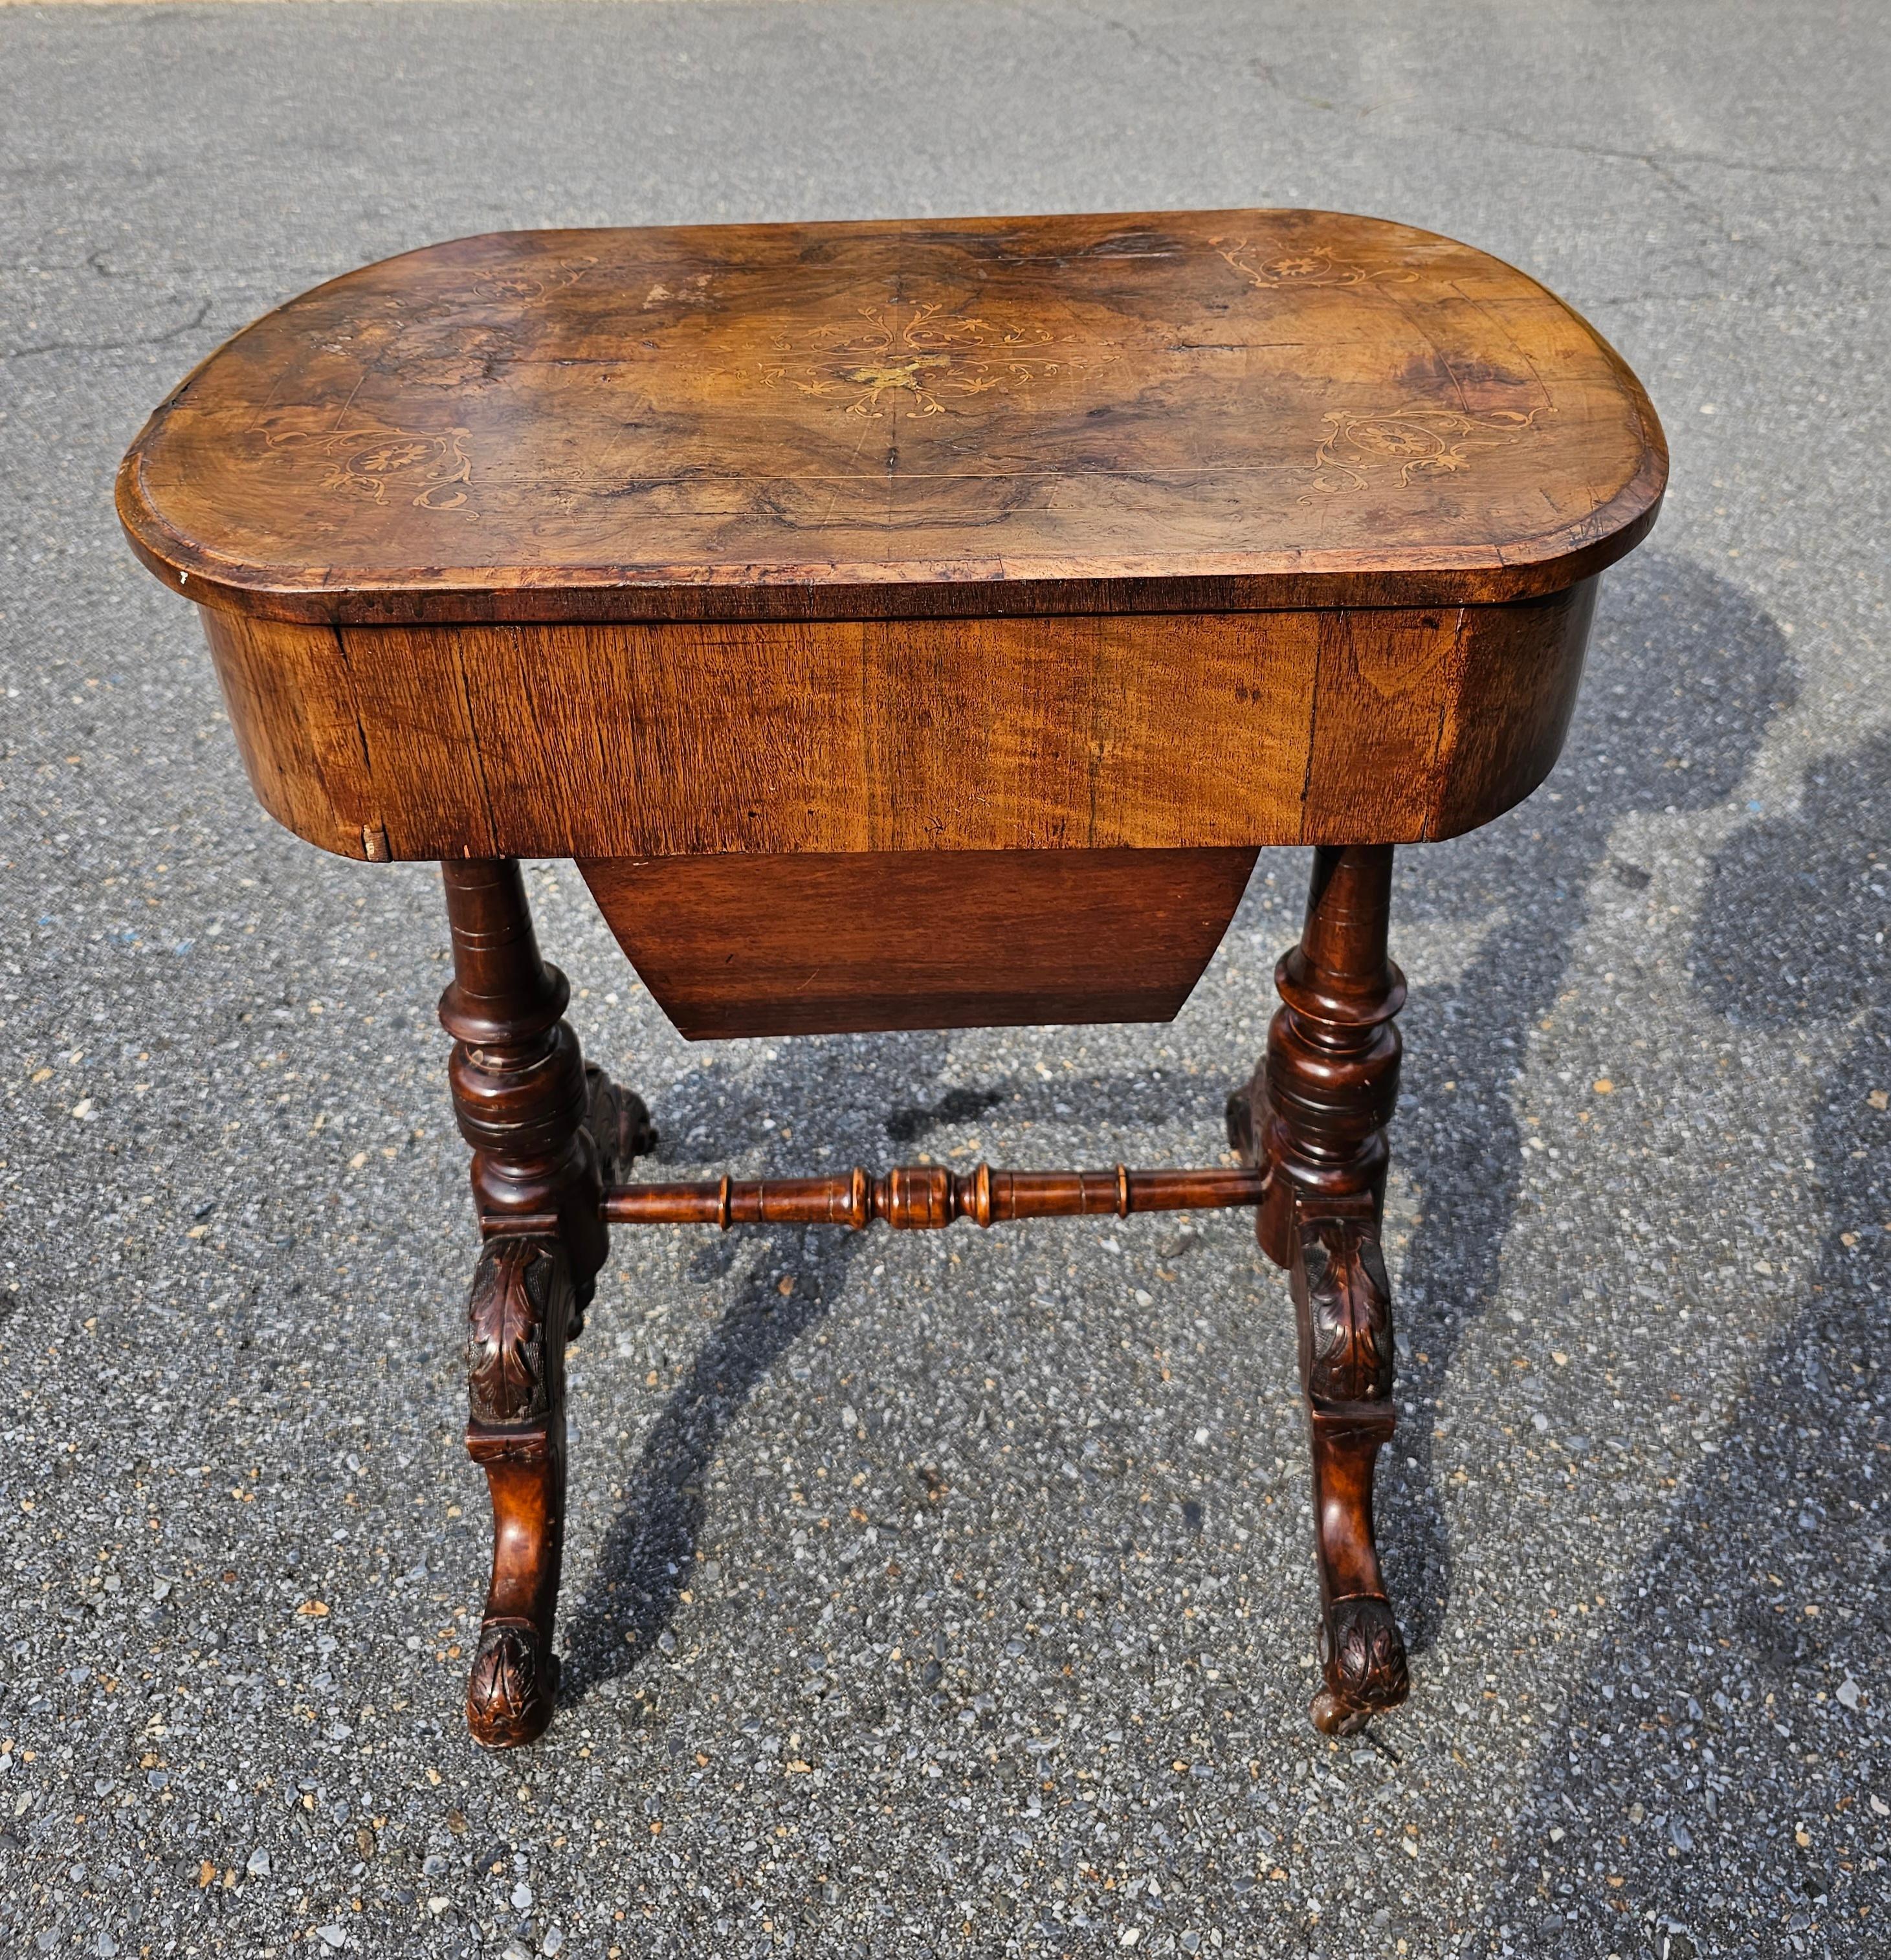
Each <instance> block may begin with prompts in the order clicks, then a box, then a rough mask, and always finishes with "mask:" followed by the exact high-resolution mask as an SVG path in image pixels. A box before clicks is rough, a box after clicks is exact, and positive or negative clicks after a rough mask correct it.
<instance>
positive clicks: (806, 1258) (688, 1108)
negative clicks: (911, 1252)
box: [560, 1035, 1220, 1701]
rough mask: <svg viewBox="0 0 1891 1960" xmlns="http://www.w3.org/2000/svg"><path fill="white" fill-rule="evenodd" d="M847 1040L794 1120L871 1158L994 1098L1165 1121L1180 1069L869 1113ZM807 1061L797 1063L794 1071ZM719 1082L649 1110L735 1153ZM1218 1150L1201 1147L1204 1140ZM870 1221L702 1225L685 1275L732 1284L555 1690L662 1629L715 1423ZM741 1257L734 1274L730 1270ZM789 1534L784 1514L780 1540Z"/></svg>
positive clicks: (1069, 1113) (621, 1512)
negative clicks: (720, 1228) (858, 1224)
mask: <svg viewBox="0 0 1891 1960" xmlns="http://www.w3.org/2000/svg"><path fill="white" fill-rule="evenodd" d="M854 1039H855V1038H848V1037H841V1038H837V1039H836V1041H835V1043H834V1046H835V1048H836V1049H837V1050H839V1052H836V1053H835V1054H833V1055H832V1056H831V1057H830V1058H828V1059H827V1064H826V1066H825V1067H823V1068H821V1069H820V1072H819V1075H818V1078H817V1079H818V1082H819V1084H820V1087H819V1088H818V1089H817V1091H816V1093H814V1094H813V1096H808V1095H807V1094H806V1093H799V1094H797V1095H796V1096H794V1104H795V1106H796V1110H797V1113H796V1117H795V1122H794V1128H795V1129H796V1131H797V1132H798V1133H800V1134H804V1135H807V1136H818V1137H820V1138H823V1139H824V1140H826V1141H828V1142H829V1143H830V1144H831V1145H832V1150H833V1156H832V1159H831V1160H829V1161H831V1162H832V1163H836V1164H850V1163H862V1164H865V1165H867V1166H869V1167H870V1168H873V1169H878V1168H880V1167H882V1166H884V1165H886V1164H887V1163H890V1162H893V1161H900V1160H911V1158H912V1155H913V1153H914V1150H915V1147H917V1146H920V1145H922V1144H926V1143H927V1142H928V1141H936V1140H937V1139H938V1137H939V1136H940V1135H941V1133H948V1132H951V1131H959V1130H963V1128H966V1127H967V1126H976V1125H977V1124H978V1123H979V1122H980V1121H981V1120H982V1119H983V1118H986V1117H987V1116H988V1115H990V1114H991V1113H992V1112H995V1111H996V1110H998V1109H1003V1110H1004V1121H1005V1122H1007V1123H1008V1124H1010V1123H1014V1122H1019V1121H1020V1120H1027V1121H1029V1122H1031V1123H1032V1124H1033V1125H1068V1126H1072V1127H1076V1128H1083V1129H1084V1130H1087V1131H1090V1130H1094V1129H1096V1128H1102V1127H1103V1126H1105V1125H1107V1126H1109V1127H1113V1128H1116V1129H1118V1130H1121V1129H1123V1128H1158V1127H1162V1126H1166V1125H1171V1124H1173V1122H1174V1121H1175V1119H1176V1106H1175V1089H1174V1087H1173V1086H1171V1085H1170V1082H1169V1078H1170V1076H1173V1077H1174V1078H1175V1083H1176V1084H1179V1083H1183V1082H1186V1081H1188V1080H1189V1078H1187V1077H1183V1076H1182V1075H1181V1074H1180V1072H1179V1071H1162V1070H1160V1069H1156V1068H1151V1069H1150V1070H1148V1071H1144V1073H1143V1074H1142V1075H1141V1076H1140V1077H1133V1078H1132V1077H1125V1076H1119V1075H1111V1074H1103V1075H1094V1076H1090V1077H1081V1078H1071V1077H1059V1079H1058V1080H1056V1081H1055V1083H1044V1082H1042V1081H1040V1080H1037V1079H1036V1078H1035V1077H1030V1076H1020V1077H1013V1076H1004V1077H994V1078H992V1080H989V1081H987V1082H985V1083H980V1084H978V1085H976V1086H964V1085H960V1086H957V1087H950V1088H945V1087H941V1090H940V1092H939V1093H938V1096H937V1097H936V1098H935V1099H934V1100H933V1101H931V1103H927V1102H925V1101H923V1100H915V1098H914V1096H912V1093H910V1090H909V1091H908V1093H905V1094H903V1096H900V1097H899V1098H898V1099H893V1100H892V1101H891V1102H890V1103H889V1104H888V1105H887V1106H886V1107H885V1108H884V1109H883V1110H880V1111H877V1112H868V1111H866V1110H864V1109H863V1107H862V1102H863V1098H862V1096H861V1083H862V1081H863V1080H864V1077H865V1073H866V1072H865V1071H862V1070H861V1069H858V1068H855V1066H853V1065H852V1063H851V1061H849V1060H848V1059H847V1058H846V1057H845V1046H851V1045H852V1042H853V1040H854ZM862 1039H863V1042H864V1041H865V1040H871V1037H869V1038H862ZM915 1043H916V1044H917V1045H918V1052H917V1053H916V1054H915ZM843 1044H844V1045H843ZM949 1060H950V1038H949V1037H948V1036H944V1035H925V1036H907V1037H906V1038H905V1041H904V1043H903V1046H902V1048H901V1050H900V1052H899V1071H900V1073H901V1074H902V1076H903V1079H904V1080H906V1082H907V1083H909V1084H910V1083H912V1082H914V1081H918V1080H924V1079H925V1077H927V1076H928V1075H931V1077H933V1078H934V1080H936V1079H937V1078H938V1076H939V1074H941V1071H944V1068H946V1066H947V1063H948V1061H949ZM810 1074H813V1071H809V1070H807V1069H805V1068H804V1069H803V1070H802V1071H801V1075H800V1079H801V1080H802V1081H803V1082H805V1081H806V1080H807V1078H808V1077H809V1076H810ZM1196 1086H1197V1087H1199V1085H1196ZM725 1089H726V1083H724V1082H721V1081H718V1082H715V1083H710V1082H700V1083H699V1079H698V1078H695V1077H692V1078H689V1079H688V1080H686V1082H685V1083H684V1084H683V1085H681V1086H680V1088H679V1089H677V1090H672V1091H671V1092H670V1095H669V1096H668V1097H667V1099H665V1103H664V1106H663V1107H661V1108H659V1109H656V1110H654V1112H652V1113H653V1115H654V1117H655V1119H656V1122H657V1125H658V1128H659V1129H660V1131H662V1132H663V1133H664V1134H665V1135H667V1136H683V1137H690V1136H692V1135H696V1136H697V1137H698V1138H700V1137H701V1136H702V1133H704V1132H708V1133H710V1136H709V1141H708V1143H707V1144H705V1151H706V1152H708V1153H714V1154H716V1155H718V1156H719V1157H728V1156H733V1155H734V1154H735V1153H736V1152H737V1150H739V1149H740V1147H741V1146H742V1144H743V1142H745V1141H747V1142H752V1141H753V1138H750V1137H747V1136H745V1135H744V1134H742V1131H741V1123H740V1117H739V1116H732V1115H731V1113H730V1112H727V1111H726V1110H722V1109H718V1107H717V1106H716V1104H715V1096H716V1094H717V1093H718V1090H725ZM754 1099H755V1100H756V1101H757V1102H758V1103H766V1106H768V1107H769V1108H771V1109H783V1108H785V1107H786V1106H788V1103H789V1100H790V1098H789V1096H788V1093H787V1092H786V1091H785V1090H775V1091H774V1092H772V1093H768V1094H766V1095H765V1094H764V1093H762V1092H761V1091H760V1090H756V1091H755V1092H754ZM1205 1103H1206V1104H1207V1105H1208V1106H1213V1105H1215V1104H1216V1103H1218V1098H1217V1097H1216V1096H1215V1095H1214V1094H1213V1093H1209V1094H1208V1096H1206V1098H1205ZM1204 1115H1205V1121H1204V1126H1203V1127H1204V1130H1205V1134H1207V1135H1208V1136H1209V1137H1211V1138H1215V1144H1216V1145H1217V1146H1218V1144H1219V1142H1220V1139H1219V1138H1218V1136H1217V1135H1216V1126H1217V1125H1218V1121H1219V1112H1218V1108H1214V1107H1205V1112H1204ZM717 1132H721V1133H722V1134H721V1135H720V1136H718V1135H717V1134H715V1133H717ZM1213 1154H1215V1151H1214V1150H1211V1152H1210V1155H1211V1156H1212V1155H1213ZM665 1155H667V1146H665V1147H660V1150H659V1153H658V1157H657V1160H656V1161H658V1162H661V1161H662V1160H664V1157H665ZM880 1229H881V1228H877V1227H876V1228H874V1231H875V1232H877V1230H880ZM955 1229H962V1230H971V1229H973V1228H971V1227H962V1228H955ZM872 1236H873V1235H872V1234H871V1233H854V1232H848V1231H845V1230H836V1229H835V1228H833V1227H811V1228H810V1227H779V1228H769V1227H737V1229H736V1230H733V1231H731V1232H729V1233H727V1234H715V1233H712V1234H710V1235H708V1236H706V1237H705V1240H704V1242H703V1243H702V1245H700V1246H699V1247H698V1248H697V1249H696V1251H695V1252H694V1253H693V1254H692V1258H691V1261H690V1268H689V1270H690V1274H691V1277H692V1278H695V1279H697V1280H699V1281H702V1282H704V1283H705V1284H718V1283H721V1284H724V1285H726V1286H728V1287H731V1290H732V1293H733V1297H731V1300H730V1301H729V1303H728V1305H727V1307H726V1308H725V1309H724V1312H723V1313H722V1314H721V1317H720V1318H719V1319H718V1320H717V1322H716V1323H715V1326H714V1327H713V1328H712V1329H711V1330H710V1332H709V1333H708V1336H707V1338H705V1340H704V1341H702V1344H701V1345H700V1346H699V1348H697V1350H696V1353H695V1354H694V1355H693V1357H692V1359H691V1361H690V1363H689V1370H688V1372H687V1373H686V1375H685V1376H684V1377H683V1380H682V1381H681V1382H680V1383H679V1384H678V1385H677V1386H676V1388H675V1389H673V1390H672V1391H671V1392H670V1395H669V1396H668V1397H667V1399H666V1400H665V1402H664V1405H663V1408H662V1409H661V1412H660V1413H659V1414H658V1415H657V1418H656V1421H654V1424H652V1425H651V1428H650V1430H649V1431H648V1434H647V1435H646V1436H645V1438H644V1440H643V1442H642V1444H641V1447H640V1449H638V1453H637V1457H636V1461H635V1465H634V1467H632V1469H631V1470H630V1472H629V1477H628V1479H627V1480H626V1481H627V1485H628V1488H627V1491H626V1496H625V1497H623V1499H622V1500H621V1501H620V1502H619V1503H618V1504H617V1506H616V1510H615V1512H614V1514H613V1517H612V1520H611V1523H610V1526H609V1527H608V1528H607V1529H606V1533H605V1536H604V1540H603V1546H602V1548H601V1549H600V1551H599V1554H598V1556H597V1562H596V1564H595V1566H594V1570H593V1572H592V1574H591V1578H590V1580H589V1581H588V1583H587V1585H586V1586H585V1587H584V1590H583V1592H582V1593H581V1594H580V1595H579V1596H578V1599H576V1601H575V1603H573V1604H572V1605H571V1606H570V1607H569V1608H568V1609H567V1612H566V1614H565V1617H564V1628H565V1631H564V1639H563V1641H562V1650H563V1660H564V1668H563V1673H562V1683H561V1688H560V1698H561V1700H562V1701H578V1700H580V1699H581V1698H583V1697H584V1695H585V1694H587V1693H588V1692H589V1691H591V1689H593V1688H595V1687H597V1685H599V1684H600V1683H601V1682H605V1681H609V1680H612V1679H615V1678H621V1677H622V1676H624V1675H628V1674H629V1673H630V1672H632V1671H633V1670H634V1669H635V1668H636V1666H638V1662H639V1660H640V1659H641V1657H642V1656H644V1655H645V1654H646V1653H648V1652H649V1651H650V1650H651V1647H653V1646H654V1645H657V1643H661V1640H662V1638H663V1636H664V1632H665V1630H666V1629H667V1627H668V1626H669V1624H670V1621H671V1619H672V1618H673V1617H674V1615H675V1612H676V1605H677V1603H678V1599H679V1596H680V1593H681V1592H682V1590H683V1588H684V1587H685V1586H687V1585H689V1583H691V1582H690V1574H691V1573H692V1570H693V1568H694V1564H695V1558H696V1542H697V1539H698V1537H699V1535H700V1532H701V1530H702V1521H703V1516H704V1512H705V1493H704V1488H703V1478H704V1477H705V1473H706V1472H707V1471H708V1466H709V1464H710V1463H711V1462H712V1459H713V1458H714V1456H715V1452H716V1450H717V1449H718V1447H719V1446H720V1445H721V1439H722V1437H723V1436H724V1433H725V1432H726V1431H727V1428H728V1427H729V1424H730V1423H731V1421H733V1420H734V1418H735V1417H736V1415H737V1413H738V1412H739V1411H740V1408H741V1407H742V1405H743V1403H744V1402H746V1401H747V1399H748V1398H749V1396H750V1395H751V1394H752V1393H753V1392H754V1389H755V1388H756V1384H757V1383H759V1382H760V1381H761V1379H762V1377H763V1376H766V1374H767V1373H769V1370H771V1369H772V1368H773V1367H775V1365H776V1364H777V1363H778V1362H779V1361H780V1360H782V1357H783V1356H784V1355H785V1354H787V1352H788V1351H789V1349H791V1348H792V1347H793V1346H794V1344H795V1343H796V1342H797V1341H799V1340H800V1339H801V1337H802V1336H803V1335H805V1334H807V1332H809V1331H810V1329H811V1328H813V1327H814V1326H815V1325H817V1324H818V1323H819V1322H820V1321H821V1320H822V1319H824V1318H825V1317H826V1314H827V1313H828V1312H829V1309H830V1308H831V1307H832V1305H833V1303H834V1302H835V1301H836V1300H838V1299H839V1297H840V1295H841V1293H842V1290H843V1289H844V1288H845V1285H846V1284H847V1281H848V1274H849V1273H850V1271H852V1266H853V1263H854V1262H855V1259H856V1258H858V1257H860V1256H861V1254H862V1253H863V1252H869V1251H871V1243H870V1240H871V1237H872ZM738 1265H739V1266H740V1267H741V1268H742V1271H741V1274H740V1278H734V1279H731V1277H730V1276H731V1274H733V1273H734V1271H735V1269H736V1268H737V1266H738ZM787 1274H793V1275H794V1287H793V1289H792V1290H791V1292H789V1293H786V1294H784V1293H782V1292H781V1290H779V1281H781V1279H782V1278H784V1277H785V1275H787ZM591 1320H592V1322H593V1323H594V1327H596V1326H601V1325H608V1322H609V1320H610V1309H609V1307H608V1306H601V1307H594V1309H592V1312H591ZM590 1338H597V1337H596V1333H595V1332H593V1333H592V1335H591V1337H590ZM820 1419H821V1418H820V1415H819V1413H818V1412H817V1411H814V1410H813V1409H812V1408H810V1409H807V1410H804V1411H803V1412H802V1414H801V1423H802V1424H803V1427H807V1426H809V1425H811V1424H815V1423H816V1422H817V1421H819V1420H820ZM832 1420H834V1421H836V1423H837V1422H838V1418H832ZM600 1467H601V1466H600ZM574 1468H575V1475H574V1478H573V1488H574V1496H575V1500H576V1501H578V1502H580V1503H582V1502H584V1500H585V1497H586V1491H585V1486H584V1474H585V1472H584V1467H583V1466H582V1465H575V1466H574ZM785 1539H786V1527H785V1525H784V1527H783V1542H784V1544H785Z"/></svg>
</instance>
